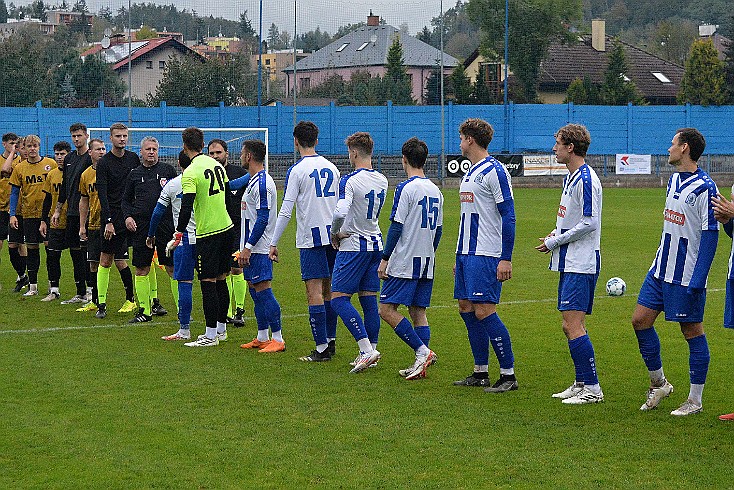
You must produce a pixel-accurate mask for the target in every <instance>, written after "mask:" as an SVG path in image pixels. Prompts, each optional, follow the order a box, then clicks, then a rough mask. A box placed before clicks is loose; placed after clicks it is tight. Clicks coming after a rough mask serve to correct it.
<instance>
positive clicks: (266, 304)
mask: <svg viewBox="0 0 734 490" xmlns="http://www.w3.org/2000/svg"><path fill="white" fill-rule="evenodd" d="M255 294H256V295H257V303H259V304H260V309H261V310H263V316H264V317H265V322H266V323H265V325H266V326H265V327H264V329H267V328H268V326H270V330H271V331H272V332H277V331H278V330H280V329H281V323H280V303H278V300H277V299H275V296H274V295H273V290H272V288H268V289H264V290H262V291H260V292H259V293H255ZM259 328H260V321H258V329H259ZM264 329H263V330H264Z"/></svg>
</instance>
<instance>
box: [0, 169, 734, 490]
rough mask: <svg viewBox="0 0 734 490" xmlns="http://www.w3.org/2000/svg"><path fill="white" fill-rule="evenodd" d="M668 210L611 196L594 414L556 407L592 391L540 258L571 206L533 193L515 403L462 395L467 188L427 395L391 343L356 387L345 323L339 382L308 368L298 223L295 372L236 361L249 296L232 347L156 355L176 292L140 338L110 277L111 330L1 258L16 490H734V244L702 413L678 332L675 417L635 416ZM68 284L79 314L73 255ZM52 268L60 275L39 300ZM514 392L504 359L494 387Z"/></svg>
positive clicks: (198, 325) (518, 271)
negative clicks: (607, 287)
mask: <svg viewBox="0 0 734 490" xmlns="http://www.w3.org/2000/svg"><path fill="white" fill-rule="evenodd" d="M718 184H719V187H720V188H721V189H727V188H728V187H729V186H730V185H731V182H718ZM664 191H665V190H664V189H617V188H605V189H604V208H603V219H602V272H601V276H600V278H599V283H598V285H597V290H596V301H595V304H594V313H593V315H592V316H591V317H589V318H588V319H587V325H588V329H589V334H590V336H591V339H592V341H593V342H594V347H595V350H596V359H597V368H598V372H599V378H600V382H601V385H602V388H603V390H604V394H605V399H606V401H605V402H604V403H602V404H597V405H584V406H567V405H562V404H561V403H560V401H558V400H556V399H553V398H551V396H550V395H551V393H554V392H556V391H560V390H562V389H564V388H566V387H567V386H568V385H569V384H571V382H572V381H573V375H574V371H573V365H572V363H571V359H570V356H569V353H568V346H567V342H566V340H565V337H564V335H563V332H562V330H561V321H560V314H559V313H558V311H557V310H556V287H557V280H558V277H557V273H553V272H550V271H549V270H548V259H549V257H548V256H546V255H543V254H540V253H538V252H536V251H535V250H534V249H533V247H534V246H535V245H536V244H537V243H538V237H542V236H545V235H546V234H547V233H548V232H550V231H551V230H552V229H553V227H554V224H555V215H556V210H557V206H558V200H559V196H560V189H515V202H516V211H517V237H516V242H515V251H514V256H513V279H512V280H511V281H509V282H507V283H505V286H504V289H503V292H502V304H501V305H500V306H499V307H498V311H499V314H500V316H501V318H502V319H503V321H504V322H505V324H506V325H507V327H508V329H509V331H510V334H511V336H512V343H513V350H514V353H515V362H516V373H517V377H518V381H519V383H520V388H519V390H518V391H514V392H509V393H504V394H487V393H484V392H483V391H482V390H481V389H478V388H464V387H456V386H452V381H454V380H457V379H461V378H463V377H465V376H467V375H468V374H470V372H471V369H472V365H473V361H472V358H471V354H470V350H469V344H468V341H467V336H466V328H465V327H464V325H463V323H462V322H461V320H460V317H459V315H458V313H457V308H456V304H455V301H454V300H453V278H452V266H453V263H454V250H455V246H456V235H457V227H458V208H459V200H458V191H457V190H456V189H445V190H444V194H445V196H446V201H445V208H444V233H443V239H442V242H441V245H440V247H439V251H438V257H437V267H436V281H435V284H434V291H433V301H432V304H433V306H432V307H431V308H430V309H429V311H428V318H429V321H430V324H431V334H432V337H431V344H430V347H431V348H432V349H433V350H434V351H435V352H436V353H437V355H438V363H437V364H436V365H434V366H433V367H431V368H430V369H429V371H428V377H427V378H426V379H423V380H417V381H406V380H404V379H402V378H401V377H400V376H398V374H397V371H398V370H399V369H401V368H405V367H406V366H409V365H410V364H411V363H412V361H413V354H412V352H411V351H410V349H409V348H408V347H407V346H406V345H405V344H403V343H402V341H400V340H399V339H398V338H397V336H395V335H394V334H393V333H392V331H391V329H390V327H389V326H388V325H387V324H385V323H383V324H382V330H381V335H380V344H379V349H380V351H381V352H382V356H383V357H382V360H381V361H380V363H379V365H378V366H377V367H376V368H374V369H368V370H366V372H363V373H360V374H349V373H348V372H349V369H350V366H349V365H348V363H349V361H351V360H353V359H354V357H355V355H356V354H357V349H356V343H355V342H354V340H353V339H352V337H351V335H349V333H348V331H347V330H346V328H344V326H343V325H342V324H341V322H340V325H339V330H338V339H337V351H336V356H335V357H334V359H333V360H332V361H331V362H328V363H310V364H309V363H303V362H299V361H298V357H299V356H302V355H304V354H307V353H308V352H310V351H311V349H312V348H313V341H312V338H311V331H310V328H309V326H308V318H307V315H306V313H307V308H306V300H305V291H304V287H303V285H302V283H301V281H300V271H299V266H298V255H297V253H296V250H295V249H294V246H293V243H294V238H293V235H294V230H295V223H291V224H290V226H289V228H288V231H287V232H286V235H285V236H284V237H283V239H282V240H281V242H280V243H281V245H280V256H281V260H280V263H279V264H277V265H276V267H275V271H274V274H275V279H274V282H273V290H274V293H275V296H276V297H277V298H278V300H279V301H280V304H281V307H282V311H283V333H284V337H285V340H286V345H287V351H286V352H284V353H279V354H259V353H257V352H255V351H245V350H243V349H240V348H239V345H240V344H241V343H243V342H247V341H249V340H251V339H252V338H253V337H254V335H255V332H256V329H255V321H254V319H253V318H252V302H251V300H250V298H249V297H248V299H247V303H246V311H247V313H248V318H247V324H246V326H245V327H244V328H240V329H235V328H231V327H230V328H229V329H228V330H229V341H228V342H226V343H224V344H222V345H220V346H219V347H215V348H208V349H191V348H186V347H184V346H183V345H181V344H180V343H166V342H164V341H162V340H160V337H161V336H162V335H166V334H170V333H173V332H175V331H176V329H177V323H176V318H175V315H174V313H173V312H174V310H175V308H174V305H173V300H172V299H171V295H170V289H169V288H168V280H167V278H166V277H165V274H164V273H163V272H162V271H159V274H158V277H159V280H158V282H159V290H160V291H161V293H162V294H161V295H160V297H161V301H162V303H163V304H164V306H166V307H167V308H168V309H169V311H170V313H169V314H168V316H165V317H158V318H156V319H155V320H154V322H153V323H152V324H150V323H149V324H142V325H128V324H127V321H128V320H129V318H130V315H129V314H120V313H116V310H117V308H118V307H119V305H120V304H122V302H123V300H124V294H123V292H122V287H121V284H120V280H119V276H118V275H117V274H116V273H115V272H114V271H113V272H112V274H111V278H110V293H109V296H108V297H109V300H108V303H109V305H110V307H109V310H108V311H110V312H111V313H110V314H108V317H107V318H106V319H104V320H97V319H95V318H94V316H93V315H92V314H89V313H76V312H74V306H73V305H61V304H59V302H53V303H50V304H47V303H41V302H40V300H39V298H40V297H42V296H43V295H41V296H39V297H35V298H31V299H27V300H24V299H22V298H21V297H19V295H17V294H15V293H13V292H12V291H11V289H12V284H13V281H14V279H15V275H14V273H13V272H12V269H11V267H10V264H9V261H8V259H7V251H6V250H2V264H1V265H0V281H1V282H2V286H3V289H2V290H1V291H0V318H2V320H1V321H0V325H1V326H0V387H1V393H2V394H1V395H0V409H1V411H2V415H1V416H0V488H100V487H105V488H109V489H117V488H151V487H156V488H305V487H314V486H323V487H326V488H333V487H338V488H467V489H473V488H490V487H520V488H523V487H545V488H554V487H555V488H589V487H598V488H605V487H627V488H639V487H646V488H686V487H698V488H713V487H718V488H730V487H731V486H732V485H733V484H734V483H733V480H732V471H731V464H732V459H733V458H734V438H733V437H732V434H733V433H734V432H733V431H734V422H721V421H719V420H718V419H717V416H718V415H719V414H721V413H728V412H732V411H734V394H732V390H731V389H730V387H731V386H732V380H733V379H734V331H729V330H726V329H724V328H723V327H722V320H723V305H724V286H725V280H726V271H727V262H728V257H729V251H730V249H731V240H730V239H729V238H728V237H727V236H726V235H725V234H724V233H723V231H722V232H721V235H720V240H719V248H718V251H717V254H716V259H715V262H714V265H713V267H712V272H711V274H710V275H709V284H708V287H709V289H708V301H707V306H706V318H705V326H706V330H707V336H708V340H709V345H710V349H711V366H710V369H709V375H708V380H707V384H706V389H705V390H704V396H703V405H704V412H703V413H702V414H698V415H693V416H689V417H682V418H677V417H673V416H671V415H670V411H671V410H673V409H675V408H677V407H678V405H680V404H681V403H682V402H683V401H685V399H686V397H687V394H688V387H689V379H688V346H687V344H686V342H685V340H684V339H683V337H682V335H681V334H680V330H679V327H678V325H677V324H674V323H668V322H664V321H663V320H662V316H661V319H660V320H659V321H658V322H656V328H657V330H658V333H659V335H660V339H661V343H662V357H663V364H664V367H665V373H666V375H667V377H668V379H669V380H670V382H671V383H672V384H673V385H674V386H675V391H674V393H673V394H672V395H671V396H670V398H668V399H665V400H664V401H663V402H662V403H661V404H660V407H659V408H658V409H657V410H654V411H651V412H640V410H639V407H640V405H641V404H642V403H643V402H644V400H645V394H646V390H647V387H648V385H649V379H648V376H647V372H646V368H645V366H644V364H643V362H642V359H641V357H640V354H639V351H638V348H637V341H636V337H635V335H634V333H633V330H632V327H631V325H630V316H631V314H632V310H633V309H634V306H635V303H636V297H637V292H638V291H639V288H640V285H641V284H642V280H643V279H644V276H645V274H646V272H647V269H648V268H649V266H650V264H651V262H652V259H653V257H654V254H655V250H656V247H657V244H658V241H659V239H660V231H661V228H662V219H661V218H662V214H663V213H662V211H663V205H664V200H665V195H664V194H665V192H664ZM281 198H282V195H281ZM388 203H392V198H390V199H389V200H388ZM389 211H390V209H389V207H388V206H385V208H384V210H383V212H382V215H383V216H382V221H383V226H382V229H383V232H386V231H387V218H388V217H389V214H390V213H389ZM43 257H44V255H43V254H42V258H43ZM62 267H63V271H64V276H63V277H62V298H67V297H70V296H72V295H73V282H72V279H71V265H70V261H69V258H68V254H66V253H65V254H64V262H63V266H62ZM44 268H45V259H43V261H42V269H43V270H42V271H41V272H40V274H39V285H41V287H40V288H39V289H41V292H42V293H43V292H44V291H45V281H46V273H45V269H44ZM613 276H619V277H621V278H623V279H624V280H625V281H626V282H627V293H626V294H625V295H624V296H621V297H608V296H606V294H605V291H604V284H605V283H606V280H607V279H608V278H610V277H613ZM193 316H194V320H195V322H194V323H193V324H192V333H193V334H199V333H202V332H203V328H204V327H203V314H202V311H201V296H200V294H199V288H198V285H195V287H194V315H193ZM497 373H498V366H497V361H496V359H495V358H494V355H492V356H491V359H490V377H491V378H492V379H493V381H494V380H495V379H496V378H497V376H498V374H497Z"/></svg>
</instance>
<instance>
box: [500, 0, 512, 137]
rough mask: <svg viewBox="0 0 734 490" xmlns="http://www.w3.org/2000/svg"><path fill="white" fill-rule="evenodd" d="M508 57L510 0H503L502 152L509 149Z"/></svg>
mask: <svg viewBox="0 0 734 490" xmlns="http://www.w3.org/2000/svg"><path fill="white" fill-rule="evenodd" d="M509 57H510V0H505V66H504V71H505V79H504V80H503V82H504V83H503V85H502V86H503V91H504V102H503V103H504V109H505V128H504V129H505V131H504V133H505V134H504V136H505V138H504V140H505V141H504V143H505V144H504V148H503V150H502V151H503V152H509V151H510V104H509V100H508V94H507V90H508V88H507V87H508V80H507V77H508V71H507V66H508V65H509V64H510V63H509Z"/></svg>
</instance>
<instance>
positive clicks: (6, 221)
mask: <svg viewBox="0 0 734 490" xmlns="http://www.w3.org/2000/svg"><path fill="white" fill-rule="evenodd" d="M8 228H10V212H8V211H0V242H4V241H5V240H7V239H8Z"/></svg>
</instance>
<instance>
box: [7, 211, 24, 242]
mask: <svg viewBox="0 0 734 490" xmlns="http://www.w3.org/2000/svg"><path fill="white" fill-rule="evenodd" d="M15 217H16V218H18V229H17V230H16V229H15V228H13V227H12V226H10V225H8V243H17V244H18V245H21V244H23V243H25V235H24V234H23V216H20V215H17V214H16V215H15ZM8 221H10V218H9V217H8Z"/></svg>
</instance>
